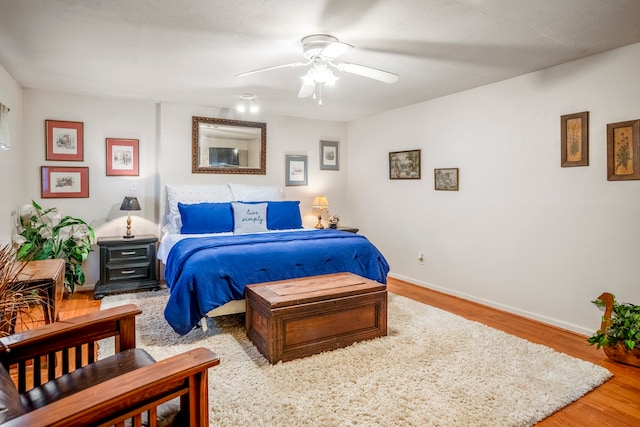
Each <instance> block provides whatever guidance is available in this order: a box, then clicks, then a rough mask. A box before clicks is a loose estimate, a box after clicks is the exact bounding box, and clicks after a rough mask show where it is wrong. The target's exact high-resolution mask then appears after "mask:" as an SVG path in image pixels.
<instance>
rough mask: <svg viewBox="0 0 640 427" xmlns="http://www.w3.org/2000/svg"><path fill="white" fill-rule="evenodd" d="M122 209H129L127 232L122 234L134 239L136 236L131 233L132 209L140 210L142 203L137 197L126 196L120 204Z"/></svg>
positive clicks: (125, 237) (126, 237)
mask: <svg viewBox="0 0 640 427" xmlns="http://www.w3.org/2000/svg"><path fill="white" fill-rule="evenodd" d="M120 210H121V211H127V234H126V235H125V236H122V237H123V238H124V239H133V238H134V237H135V236H133V235H132V234H131V211H139V210H141V209H140V203H138V198H137V197H125V198H124V200H123V201H122V205H120Z"/></svg>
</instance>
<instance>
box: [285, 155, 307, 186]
mask: <svg viewBox="0 0 640 427" xmlns="http://www.w3.org/2000/svg"><path fill="white" fill-rule="evenodd" d="M285 165H286V166H285V167H286V170H285V185H287V186H292V185H307V156H290V155H286V156H285Z"/></svg>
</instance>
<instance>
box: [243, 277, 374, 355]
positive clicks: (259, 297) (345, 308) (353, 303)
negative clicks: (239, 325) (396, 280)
mask: <svg viewBox="0 0 640 427" xmlns="http://www.w3.org/2000/svg"><path fill="white" fill-rule="evenodd" d="M246 304H247V313H246V328H247V336H248V337H249V339H250V340H251V341H252V342H253V343H254V344H255V346H256V347H257V348H258V350H260V352H261V353H262V354H263V355H264V356H265V357H266V358H267V359H268V360H269V362H271V363H272V364H275V363H277V362H278V361H287V360H292V359H297V358H299V357H305V356H309V355H312V354H315V353H320V352H323V351H327V350H333V349H336V348H340V347H346V346H348V345H350V344H353V343H354V342H356V341H362V340H368V339H372V338H376V337H382V336H385V335H387V289H386V286H385V285H382V284H380V283H377V282H374V281H373V280H369V279H365V278H363V277H360V276H357V275H355V274H351V273H336V274H327V275H322V276H312V277H303V278H299V279H291V280H282V281H277V282H268V283H259V284H255V285H249V286H247V289H246Z"/></svg>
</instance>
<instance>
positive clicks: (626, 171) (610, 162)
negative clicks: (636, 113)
mask: <svg viewBox="0 0 640 427" xmlns="http://www.w3.org/2000/svg"><path fill="white" fill-rule="evenodd" d="M607 179H608V180H609V181H627V180H633V179H640V120H630V121H627V122H619V123H609V124H608V125H607Z"/></svg>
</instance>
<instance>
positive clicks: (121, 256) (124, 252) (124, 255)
mask: <svg viewBox="0 0 640 427" xmlns="http://www.w3.org/2000/svg"><path fill="white" fill-rule="evenodd" d="M148 249H149V248H148V246H143V247H137V248H125V249H120V248H117V249H116V248H110V250H109V251H107V258H108V259H107V262H109V261H124V262H130V261H137V260H142V261H145V260H148V259H149V250H148Z"/></svg>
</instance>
